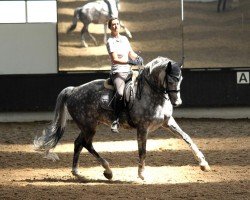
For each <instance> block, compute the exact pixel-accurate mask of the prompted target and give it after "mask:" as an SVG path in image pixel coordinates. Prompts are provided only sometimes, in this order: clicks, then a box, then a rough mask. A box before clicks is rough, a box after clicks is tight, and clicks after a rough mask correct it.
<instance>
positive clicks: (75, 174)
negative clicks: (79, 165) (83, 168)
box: [71, 170, 79, 176]
mask: <svg viewBox="0 0 250 200" xmlns="http://www.w3.org/2000/svg"><path fill="white" fill-rule="evenodd" d="M71 173H72V175H73V176H79V173H78V171H77V170H72V171H71Z"/></svg>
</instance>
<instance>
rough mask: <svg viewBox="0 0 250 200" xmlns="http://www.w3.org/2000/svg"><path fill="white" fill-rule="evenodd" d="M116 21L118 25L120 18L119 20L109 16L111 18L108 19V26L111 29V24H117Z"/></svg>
mask: <svg viewBox="0 0 250 200" xmlns="http://www.w3.org/2000/svg"><path fill="white" fill-rule="evenodd" d="M117 22H118V24H119V25H120V20H119V19H118V18H117V17H114V18H111V19H110V20H109V21H108V28H109V29H110V30H111V28H112V25H114V24H117Z"/></svg>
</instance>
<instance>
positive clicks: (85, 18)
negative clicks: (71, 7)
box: [67, 0, 132, 47]
mask: <svg viewBox="0 0 250 200" xmlns="http://www.w3.org/2000/svg"><path fill="white" fill-rule="evenodd" d="M118 12H119V0H102V1H100V0H99V1H94V2H89V3H87V4H85V5H84V6H82V7H78V8H76V9H75V11H74V16H73V20H72V24H71V25H70V27H69V28H68V30H67V33H69V32H71V31H73V30H74V29H75V28H76V25H77V21H78V20H80V21H81V22H82V23H83V25H84V26H83V28H82V30H81V41H82V46H84V47H88V44H87V43H86V42H85V36H84V35H85V34H87V35H88V36H89V37H90V38H91V39H92V40H93V41H94V43H95V45H98V43H97V41H96V39H95V37H94V36H93V35H92V34H90V33H89V30H88V29H89V24H91V23H94V24H104V43H105V44H106V42H107V22H108V20H109V19H110V18H111V17H118ZM120 24H121V27H122V28H123V29H124V30H125V33H126V34H127V36H128V37H129V38H132V35H131V33H130V32H129V30H128V29H127V28H126V27H125V26H124V25H123V23H122V22H120Z"/></svg>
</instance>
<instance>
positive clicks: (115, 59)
mask: <svg viewBox="0 0 250 200" xmlns="http://www.w3.org/2000/svg"><path fill="white" fill-rule="evenodd" d="M109 55H110V58H111V61H112V63H114V64H127V63H128V60H127V59H126V58H118V55H117V53H116V52H112V53H110V54H109Z"/></svg>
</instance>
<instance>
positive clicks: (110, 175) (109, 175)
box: [103, 170, 113, 180]
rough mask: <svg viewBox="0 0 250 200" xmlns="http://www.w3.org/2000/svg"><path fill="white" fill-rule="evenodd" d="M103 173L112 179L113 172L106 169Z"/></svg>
mask: <svg viewBox="0 0 250 200" xmlns="http://www.w3.org/2000/svg"><path fill="white" fill-rule="evenodd" d="M103 175H104V176H105V177H106V178H107V179H108V180H111V179H112V178H113V173H112V172H107V171H106V170H105V171H104V172H103Z"/></svg>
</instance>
